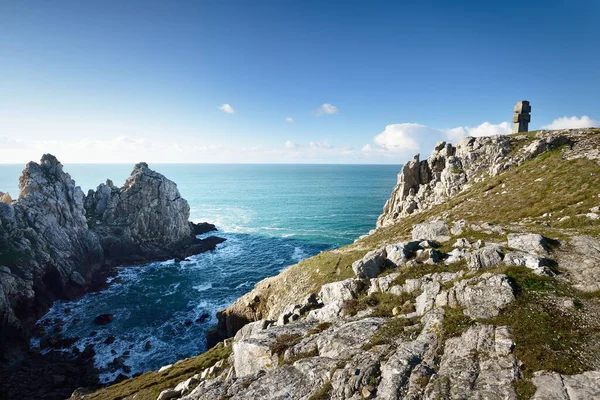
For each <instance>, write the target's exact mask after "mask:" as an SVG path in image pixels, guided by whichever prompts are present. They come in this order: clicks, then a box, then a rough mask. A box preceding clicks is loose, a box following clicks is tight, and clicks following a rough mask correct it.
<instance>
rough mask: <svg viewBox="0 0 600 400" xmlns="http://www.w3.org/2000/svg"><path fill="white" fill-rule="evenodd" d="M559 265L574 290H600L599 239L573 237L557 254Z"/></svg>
mask: <svg viewBox="0 0 600 400" xmlns="http://www.w3.org/2000/svg"><path fill="white" fill-rule="evenodd" d="M557 254H558V259H559V265H560V266H561V268H564V269H565V270H566V271H567V273H566V274H565V278H566V279H568V280H569V281H570V282H571V283H572V284H573V286H574V287H575V288H577V289H579V290H583V291H586V292H593V291H596V290H600V239H596V238H593V237H591V236H575V237H573V238H572V239H571V241H570V242H569V243H568V244H567V246H564V248H561V249H560V251H559V252H558V253H557Z"/></svg>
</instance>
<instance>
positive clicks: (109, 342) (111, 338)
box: [104, 336, 115, 345]
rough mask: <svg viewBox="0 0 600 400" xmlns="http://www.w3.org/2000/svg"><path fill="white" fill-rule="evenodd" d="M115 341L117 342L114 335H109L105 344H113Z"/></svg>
mask: <svg viewBox="0 0 600 400" xmlns="http://www.w3.org/2000/svg"><path fill="white" fill-rule="evenodd" d="M114 342H115V337H114V336H109V337H107V338H106V339H105V340H104V344H106V345H109V344H113V343H114Z"/></svg>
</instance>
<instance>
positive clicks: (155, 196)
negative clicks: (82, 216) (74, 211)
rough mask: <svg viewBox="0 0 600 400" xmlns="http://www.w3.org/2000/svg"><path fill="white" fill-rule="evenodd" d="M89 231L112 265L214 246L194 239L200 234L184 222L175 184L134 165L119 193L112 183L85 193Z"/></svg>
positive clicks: (182, 203)
mask: <svg viewBox="0 0 600 400" xmlns="http://www.w3.org/2000/svg"><path fill="white" fill-rule="evenodd" d="M85 209H86V211H87V214H86V216H87V218H88V221H89V224H90V229H91V230H92V231H93V232H94V233H96V234H97V235H98V237H99V238H100V243H101V245H102V248H103V249H104V254H105V256H106V257H107V259H109V260H110V261H112V262H117V263H136V262H143V261H145V260H157V259H166V258H171V257H181V258H184V257H186V256H188V255H191V254H196V253H200V252H201V251H204V250H206V249H209V248H210V247H214V245H216V243H217V242H216V240H217V239H216V238H213V239H210V240H198V239H196V236H195V235H196V234H198V233H196V232H202V231H203V229H201V228H200V229H199V228H197V227H195V226H194V225H192V224H191V223H189V222H188V219H189V216H190V207H189V205H188V202H187V201H186V200H185V199H183V198H182V197H181V195H180V194H179V190H178V189H177V185H176V184H175V183H174V182H173V181H170V180H169V179H167V178H165V177H164V176H163V175H161V174H159V173H158V172H155V171H153V170H151V169H150V168H148V164H146V163H139V164H136V165H135V167H134V169H133V171H132V172H131V175H130V176H129V178H127V180H126V181H125V184H124V185H123V187H121V188H117V187H116V186H115V185H114V184H113V183H112V181H110V180H107V181H106V184H101V185H100V186H98V188H97V189H96V191H93V190H90V191H89V192H88V195H87V197H86V199H85Z"/></svg>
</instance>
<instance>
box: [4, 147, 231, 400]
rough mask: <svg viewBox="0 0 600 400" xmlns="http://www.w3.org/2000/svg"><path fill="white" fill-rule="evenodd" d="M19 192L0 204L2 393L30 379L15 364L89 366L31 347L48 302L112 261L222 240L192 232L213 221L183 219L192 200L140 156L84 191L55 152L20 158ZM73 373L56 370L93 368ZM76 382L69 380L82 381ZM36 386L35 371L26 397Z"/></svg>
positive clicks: (99, 275)
mask: <svg viewBox="0 0 600 400" xmlns="http://www.w3.org/2000/svg"><path fill="white" fill-rule="evenodd" d="M19 189H20V194H19V196H18V199H17V200H14V201H13V200H12V199H10V201H9V199H8V197H7V196H6V195H4V194H3V200H6V201H2V202H0V278H1V279H0V364H1V365H2V369H1V370H0V371H1V372H2V378H3V379H2V381H3V384H2V386H6V389H7V390H8V391H3V393H11V391H10V388H11V387H17V386H19V385H16V386H15V385H13V383H14V382H15V381H14V379H17V380H18V379H20V382H21V383H23V382H27V381H28V380H27V379H23V374H19V373H17V372H15V371H19V370H21V369H23V370H25V371H32V370H36V371H37V370H40V369H42V370H43V369H44V368H49V369H50V370H52V365H53V364H57V363H56V360H57V359H60V360H62V361H61V362H60V363H59V364H61V365H71V366H73V365H88V364H89V363H88V361H89V359H90V358H91V357H90V354H83V355H82V354H74V355H70V356H69V355H65V354H56V353H53V352H51V353H50V354H49V355H47V356H42V355H40V354H36V353H32V352H31V351H30V350H29V340H30V338H31V336H32V334H36V332H35V330H32V329H33V327H34V324H35V322H36V321H37V319H38V318H39V317H41V316H42V315H43V314H44V313H45V312H46V311H47V310H48V309H49V307H50V306H51V305H52V303H53V302H54V301H55V300H58V299H74V298H77V297H79V296H81V295H83V294H85V293H87V292H90V291H94V290H98V289H100V288H102V287H104V286H105V284H106V278H107V277H108V276H110V275H112V274H113V273H114V268H115V267H116V266H119V265H132V264H140V263H145V262H148V261H161V260H167V259H171V258H175V259H184V258H186V257H188V256H190V255H193V254H198V253H201V252H204V251H210V250H214V249H215V248H216V246H217V245H218V244H219V243H221V242H223V241H224V239H222V238H219V237H217V236H209V237H206V238H204V239H198V238H197V237H196V236H197V235H200V234H205V233H208V232H212V231H216V228H215V226H214V225H212V224H208V223H201V224H195V223H193V222H190V221H188V220H189V205H188V203H187V201H186V200H185V199H183V198H182V197H181V195H180V193H179V190H178V189H177V185H176V184H175V183H174V182H172V181H170V180H169V179H167V178H166V177H164V176H163V175H161V174H159V173H157V172H155V171H153V170H151V169H150V168H149V167H148V165H147V164H146V163H138V164H136V165H135V167H134V169H133V171H132V173H131V175H130V176H129V178H128V179H127V181H126V182H125V184H124V185H123V186H122V187H120V188H118V187H116V186H114V184H113V183H112V182H111V181H110V180H108V181H107V182H106V184H101V185H100V186H99V187H98V188H97V189H96V190H95V191H94V190H90V191H89V192H88V194H87V196H86V195H84V193H83V192H82V190H81V189H80V187H79V186H76V183H75V181H74V180H73V179H71V177H70V175H69V174H68V173H66V172H65V171H64V170H63V166H62V164H61V163H60V162H59V161H58V160H57V159H56V157H54V156H52V155H50V154H45V155H44V156H43V157H42V159H41V161H40V163H35V162H30V163H28V164H27V166H26V167H25V169H24V171H23V173H22V175H21V177H20V179H19ZM36 329H38V330H39V328H36ZM38 333H39V332H38ZM58 347H59V348H60V346H58ZM90 351H92V349H90ZM57 368H58V369H59V370H60V369H61V368H60V367H57ZM70 368H71V367H70ZM71 370H72V371H75V372H74V374H73V376H71V375H69V374H61V373H60V372H57V374H58V376H61V377H63V378H64V379H63V378H60V377H59V378H57V379H56V381H57V382H58V384H60V385H64V386H65V387H67V386H68V387H69V388H70V389H73V385H74V384H75V381H84V382H88V381H89V380H90V376H89V375H90V374H93V366H92V368H88V367H82V371H87V373H85V374H81V373H78V372H77V368H75V367H72V368H71V369H68V368H67V371H71ZM11 371H12V372H11ZM11 376H12V377H13V378H14V379H11ZM17 377H19V378H17ZM92 379H93V378H92ZM81 383H83V382H79V384H77V385H76V386H75V387H77V386H87V385H82V384H81ZM88 383H89V382H88ZM40 384H41V380H39V379H37V377H36V376H35V375H32V376H31V378H30V382H29V389H31V390H30V392H31V394H32V397H31V398H46V397H36V395H35V393H33V391H34V389H35V386H37V387H38V388H39V387H40V386H39V385H40ZM32 385H33V387H31V386H32ZM21 386H22V385H21ZM25 386H27V385H25ZM59 391H60V390H59ZM21 395H22V392H21ZM47 398H56V397H52V396H50V397H47Z"/></svg>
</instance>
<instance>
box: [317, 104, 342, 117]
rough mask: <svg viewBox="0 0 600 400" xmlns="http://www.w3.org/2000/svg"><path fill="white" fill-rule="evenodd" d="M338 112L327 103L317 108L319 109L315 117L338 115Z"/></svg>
mask: <svg viewBox="0 0 600 400" xmlns="http://www.w3.org/2000/svg"><path fill="white" fill-rule="evenodd" d="M339 112H340V110H339V109H338V108H337V107H336V106H334V105H332V104H329V103H325V104H323V105H322V106H321V107H319V109H318V110H317V111H316V114H317V117H320V116H322V115H327V114H338V113H339Z"/></svg>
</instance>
